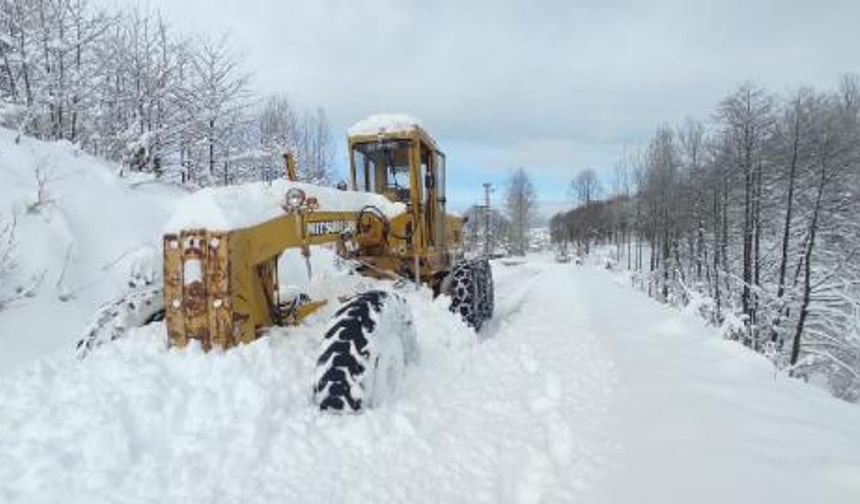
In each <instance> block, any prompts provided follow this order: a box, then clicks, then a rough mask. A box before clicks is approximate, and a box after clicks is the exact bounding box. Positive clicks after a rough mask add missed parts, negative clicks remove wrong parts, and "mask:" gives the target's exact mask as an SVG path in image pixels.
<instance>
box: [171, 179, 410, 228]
mask: <svg viewBox="0 0 860 504" xmlns="http://www.w3.org/2000/svg"><path fill="white" fill-rule="evenodd" d="M292 188H298V189H301V190H302V191H304V192H305V195H306V197H309V198H310V197H314V198H316V199H317V201H318V202H319V208H320V209H321V210H325V211H329V212H360V211H361V209H362V208H364V207H365V206H368V205H372V206H375V207H377V208H378V209H380V210H381V211H382V213H383V214H385V216H386V217H388V218H392V217H394V216H396V215H399V214H401V213H403V212H405V211H406V207H405V205H403V203H395V202H392V201H391V200H389V199H388V198H386V197H385V196H382V195H380V194H375V193H365V192H356V191H341V190H339V189H335V188H333V187H324V186H318V185H314V184H306V183H302V182H291V181H289V180H286V179H281V180H275V181H273V182H272V183H271V184H269V183H266V182H253V183H248V184H241V185H232V186H225V187H208V188H205V189H202V190H200V191H197V192H195V193H192V194H190V195H188V196H186V197H185V198H183V199H181V200H180V201H179V203H178V204H177V205H176V210H175V211H174V213H173V216H172V217H171V218H170V220H169V221H168V223H167V225H166V226H165V230H164V231H165V232H166V233H175V232H178V231H181V230H183V229H198V228H203V229H208V230H210V231H229V230H235V229H243V228H247V227H251V226H254V225H257V224H260V223H262V222H265V221H268V220H271V219H274V218H276V217H279V216H281V215H284V210H283V208H282V207H281V205H282V204H283V202H284V196H285V195H286V193H287V191H288V190H290V189H292Z"/></svg>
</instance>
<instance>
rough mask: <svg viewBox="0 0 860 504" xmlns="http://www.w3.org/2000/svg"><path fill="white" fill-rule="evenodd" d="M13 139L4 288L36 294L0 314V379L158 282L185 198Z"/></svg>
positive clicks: (2, 211) (74, 155)
mask: <svg viewBox="0 0 860 504" xmlns="http://www.w3.org/2000/svg"><path fill="white" fill-rule="evenodd" d="M15 135H16V133H15V132H14V131H11V130H7V129H0V173H2V177H3V178H2V182H0V216H3V215H5V216H7V217H10V216H14V220H15V223H16V225H15V241H16V243H17V247H16V255H17V258H16V259H17V263H18V267H17V269H16V270H15V272H14V273H15V276H14V278H13V279H12V282H13V286H17V285H32V284H34V283H35V284H37V285H38V288H37V289H36V290H35V293H34V296H33V297H27V298H25V299H21V300H19V301H18V302H16V303H14V304H12V305H11V306H9V307H7V308H6V309H5V310H0V375H3V374H6V373H8V372H10V371H12V370H13V369H16V368H18V367H19V366H22V365H26V364H27V363H29V362H31V361H32V360H33V359H35V358H36V357H38V356H43V355H47V354H52V353H62V354H64V355H67V356H69V357H70V356H71V355H72V353H73V351H74V345H75V342H76V341H77V339H78V338H79V337H80V332H81V331H82V330H83V329H84V328H85V327H86V326H87V324H88V323H89V322H90V320H91V318H92V317H93V315H94V314H95V313H96V310H97V309H98V308H99V306H100V305H102V304H103V303H106V302H108V301H110V300H113V299H116V298H117V297H118V296H119V295H121V294H122V293H123V291H124V290H125V289H127V288H128V285H129V282H136V283H140V282H147V281H157V277H158V275H159V274H160V271H161V266H160V264H159V262H158V261H159V260H160V259H159V258H160V252H159V251H160V249H161V234H162V229H163V227H164V224H165V222H167V219H168V217H169V215H170V212H171V211H172V209H173V206H174V204H175V202H176V201H177V200H178V199H179V198H180V197H181V195H182V194H184V193H185V192H184V191H183V190H181V189H179V188H177V187H175V186H169V185H165V184H162V183H159V182H156V181H153V180H151V178H147V177H145V176H136V177H126V178H120V177H118V176H117V172H118V167H117V166H116V165H112V164H110V163H106V162H104V161H101V160H99V159H96V158H94V157H91V156H89V155H87V154H84V153H83V152H81V151H80V150H79V149H77V148H76V147H75V146H73V145H71V144H69V143H68V142H55V143H47V142H40V141H38V140H34V139H32V138H28V137H22V138H21V140H20V143H17V144H16V143H15V141H14V137H15ZM40 180H41V181H42V182H41V183H40ZM40 185H41V186H42V189H41V196H40ZM3 287H4V285H0V288H3ZM0 500H3V499H2V498H0Z"/></svg>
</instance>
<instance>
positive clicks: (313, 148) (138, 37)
mask: <svg viewBox="0 0 860 504" xmlns="http://www.w3.org/2000/svg"><path fill="white" fill-rule="evenodd" d="M252 89H253V87H252V82H251V77H250V74H249V73H248V72H246V71H245V70H243V68H242V66H241V64H240V54H238V53H237V51H236V50H235V48H233V47H232V46H231V43H230V39H229V37H228V36H226V35H221V36H197V35H193V36H192V35H187V36H186V35H181V34H179V33H177V32H176V31H175V30H173V29H171V27H170V24H169V23H168V22H167V21H166V20H165V19H164V18H163V17H162V16H161V15H160V14H159V13H157V12H154V11H150V10H147V9H145V8H142V7H133V8H126V9H122V10H118V11H116V12H113V11H109V10H107V9H103V8H99V7H95V6H94V5H93V4H91V3H89V2H88V1H87V0H38V1H34V0H0V104H2V106H0V125H2V126H4V127H8V128H13V129H17V130H18V131H19V132H20V133H21V134H25V135H30V136H34V137H36V138H39V139H42V140H53V141H57V140H63V141H68V142H71V143H73V144H75V145H78V146H80V147H81V148H82V149H83V150H85V151H86V152H89V153H91V154H94V155H97V156H100V157H103V158H106V159H109V160H112V161H117V162H121V163H122V166H123V167H124V169H126V170H128V171H130V172H145V173H152V174H155V175H157V176H161V177H164V178H166V179H170V180H175V181H177V182H180V183H183V184H186V185H188V186H190V187H201V186H207V185H213V184H228V183H233V182H238V181H242V180H248V179H260V178H266V177H271V176H272V175H271V171H272V170H274V169H278V167H280V166H281V164H282V160H281V155H282V153H283V152H284V151H286V150H289V151H291V152H293V154H294V155H295V156H296V157H297V158H298V161H299V162H298V163H297V164H298V166H299V167H300V170H302V173H301V175H302V176H303V177H304V179H305V180H311V181H315V182H326V181H330V177H331V170H332V166H333V146H332V138H331V133H330V129H329V123H328V120H327V119H326V116H325V113H324V112H323V111H322V109H303V108H297V107H294V106H293V105H292V103H291V102H290V101H289V100H288V99H287V97H286V96H285V95H273V96H260V95H259V94H257V93H255V92H253V91H252Z"/></svg>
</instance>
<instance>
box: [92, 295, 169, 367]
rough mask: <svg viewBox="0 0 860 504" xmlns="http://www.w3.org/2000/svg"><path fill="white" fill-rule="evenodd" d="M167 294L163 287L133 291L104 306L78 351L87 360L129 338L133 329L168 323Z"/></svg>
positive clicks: (97, 314)
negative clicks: (118, 340) (166, 314)
mask: <svg viewBox="0 0 860 504" xmlns="http://www.w3.org/2000/svg"><path fill="white" fill-rule="evenodd" d="M164 315H165V312H164V295H163V293H162V290H161V288H160V287H145V288H140V289H136V290H134V291H132V292H129V293H128V294H126V295H125V296H123V297H121V298H120V299H118V300H116V301H113V302H111V303H108V304H106V305H104V306H102V307H101V308H100V309H99V311H98V312H97V313H96V316H95V318H94V319H93V322H92V323H91V324H90V325H89V327H87V329H86V330H85V331H84V335H83V337H81V339H80V340H79V341H78V344H77V346H76V348H75V352H76V354H77V356H78V358H80V359H83V358H84V357H86V356H87V355H89V354H90V352H92V351H93V350H95V349H96V348H98V347H100V346H102V345H104V344H105V343H109V342H111V341H114V340H117V339H120V338H122V337H123V336H125V334H126V333H127V332H128V330H129V329H132V328H135V327H142V326H145V325H147V324H151V323H154V322H160V321H162V320H164Z"/></svg>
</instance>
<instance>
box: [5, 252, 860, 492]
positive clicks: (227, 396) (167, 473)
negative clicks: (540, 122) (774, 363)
mask: <svg viewBox="0 0 860 504" xmlns="http://www.w3.org/2000/svg"><path fill="white" fill-rule="evenodd" d="M328 257H330V255H329V256H328ZM315 260H316V261H319V262H327V260H326V255H325V254H321V255H320V257H319V258H317V259H315ZM328 262H329V265H328V266H322V265H319V267H316V266H317V265H315V273H314V282H313V283H311V284H309V285H308V287H309V289H310V290H311V291H312V292H311V294H313V295H315V296H319V295H332V294H334V293H336V292H341V293H343V292H344V291H347V292H355V291H359V290H361V289H366V288H371V287H378V286H380V285H383V284H382V283H378V282H375V281H371V280H367V279H363V278H361V277H357V276H349V275H346V273H345V272H344V271H339V270H338V269H337V268H335V267H333V265H332V264H333V262H331V261H328ZM494 274H495V278H496V293H497V302H496V315H495V317H494V318H493V319H492V320H490V321H488V323H487V325H486V326H485V327H484V329H482V331H481V333H480V334H479V335H475V334H474V333H473V332H472V331H470V330H469V329H468V328H466V327H465V326H464V325H463V324H462V322H460V321H459V320H457V319H456V318H455V317H453V316H452V315H451V314H450V313H449V312H448V310H447V300H446V299H445V298H444V297H442V298H437V299H435V300H433V299H432V297H431V295H430V293H429V292H428V291H426V290H421V291H418V292H416V291H414V290H413V289H412V288H411V287H409V286H407V287H406V288H403V289H400V290H399V292H401V294H403V295H404V296H405V297H406V298H407V301H408V303H409V307H410V309H411V311H412V315H413V319H414V322H415V326H416V330H417V336H418V345H419V347H420V352H421V359H420V362H419V363H417V364H414V365H412V366H410V368H408V369H407V372H406V375H405V379H404V381H403V383H402V384H401V386H400V387H399V390H398V392H397V394H396V396H395V397H393V398H392V399H391V400H390V401H388V402H386V403H384V404H382V405H380V406H379V407H376V408H373V409H369V410H367V411H365V412H363V413H362V414H360V415H345V416H332V415H326V414H321V413H319V412H318V411H316V409H315V408H314V407H313V405H312V401H311V390H312V385H313V383H312V382H313V375H314V365H315V360H316V357H317V355H316V354H317V352H318V346H319V342H320V339H321V335H322V330H323V329H324V328H325V325H326V320H327V317H329V316H330V315H331V313H332V312H333V311H334V310H335V308H336V306H328V307H326V309H325V310H324V311H323V312H322V313H320V314H319V315H318V316H316V317H314V318H313V319H312V320H310V321H309V322H308V323H307V324H306V325H304V326H302V327H299V328H293V329H275V330H271V331H270V332H269V333H268V335H267V336H265V337H263V338H262V339H260V340H258V341H257V342H255V343H253V344H250V345H245V346H241V347H239V348H236V349H233V350H230V351H227V352H214V353H209V354H205V353H203V352H202V351H201V350H199V349H198V348H194V347H192V348H188V349H184V350H178V349H170V350H168V349H167V348H166V346H165V335H164V329H163V326H161V325H151V326H148V327H147V328H144V329H141V330H138V331H136V332H134V333H132V334H130V335H129V337H127V338H126V339H124V340H121V341H117V342H114V343H113V344H110V345H107V346H105V347H102V348H100V349H99V350H97V351H96V352H94V353H93V355H92V357H91V358H89V359H86V360H84V361H74V360H70V359H63V358H58V357H56V356H55V357H49V358H45V359H42V360H40V361H38V362H37V363H36V364H34V365H31V366H29V367H28V368H27V369H25V370H21V371H19V372H17V373H15V374H13V375H10V376H7V377H5V378H3V379H0V502H69V503H76V502H81V503H88V502H156V501H157V502H168V503H169V502H211V503H222V502H223V503H234V502H242V503H245V502H248V503H254V502H261V503H263V502H265V503H271V502H303V503H315V502H356V503H364V502H428V503H430V502H453V503H458V502H463V503H484V502H486V503H495V502H502V503H508V502H510V503H538V502H587V503H628V502H642V503H650V502H660V503H673V502H677V503H689V502H696V503H762V502H774V503H780V504H784V503H795V502H796V503H808V502H827V503H836V504H838V503H857V502H860V408H858V407H857V406H856V405H851V404H847V403H844V402H841V401H839V400H836V399H834V398H831V397H829V396H827V395H826V394H825V393H824V392H822V391H820V390H818V389H816V388H814V387H810V386H807V385H805V384H803V383H801V382H798V381H795V380H792V379H788V378H786V377H785V376H782V375H775V374H774V373H773V370H772V367H771V366H770V365H769V363H768V362H767V361H766V360H764V359H763V358H761V357H759V356H757V355H756V354H753V353H751V352H748V351H747V350H745V349H744V348H742V347H740V346H738V345H737V344H735V343H732V342H728V341H724V340H722V339H720V338H719V336H718V332H717V331H716V330H715V329H713V328H710V327H707V326H705V325H704V324H703V323H702V322H701V321H699V320H698V319H696V318H694V317H692V316H690V315H687V314H684V313H681V312H678V311H675V310H672V309H670V308H668V307H665V306H663V305H660V304H658V303H656V302H654V301H653V300H651V299H649V298H647V297H646V296H645V295H643V294H641V293H638V292H636V291H634V290H632V289H631V288H630V287H629V285H627V284H626V279H624V278H623V277H622V276H619V275H618V274H616V273H613V272H610V271H606V270H603V269H598V268H592V267H590V266H576V265H574V264H573V263H569V264H555V263H553V262H552V261H551V258H550V257H546V258H544V257H532V258H530V259H529V260H527V261H524V262H521V263H518V264H514V263H511V265H509V266H506V265H504V264H502V263H496V264H494ZM295 276H296V277H298V276H300V272H297V273H296V275H295ZM334 304H336V303H334Z"/></svg>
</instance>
